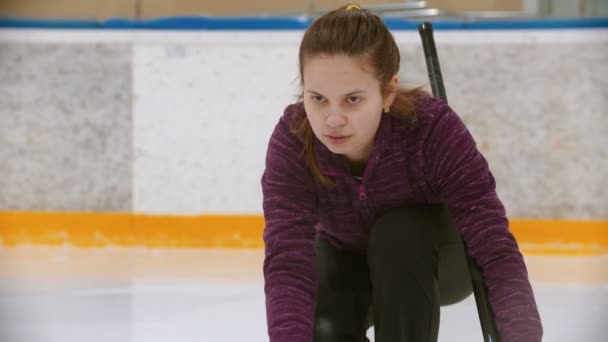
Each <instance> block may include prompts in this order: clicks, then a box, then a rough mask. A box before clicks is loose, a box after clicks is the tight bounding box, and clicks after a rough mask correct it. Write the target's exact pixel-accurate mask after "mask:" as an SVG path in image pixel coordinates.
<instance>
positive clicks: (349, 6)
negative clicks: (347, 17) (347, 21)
mask: <svg viewBox="0 0 608 342" xmlns="http://www.w3.org/2000/svg"><path fill="white" fill-rule="evenodd" d="M360 9H361V7H359V5H348V7H346V10H347V11H352V10H360Z"/></svg>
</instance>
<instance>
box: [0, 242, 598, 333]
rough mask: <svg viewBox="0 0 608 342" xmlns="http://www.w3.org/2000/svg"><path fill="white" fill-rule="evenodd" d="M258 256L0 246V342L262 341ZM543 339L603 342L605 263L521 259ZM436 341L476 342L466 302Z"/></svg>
mask: <svg viewBox="0 0 608 342" xmlns="http://www.w3.org/2000/svg"><path fill="white" fill-rule="evenodd" d="M261 261H262V252H261V251H259V250H252V251H222V250H216V251H197V250H145V249H72V248H61V247H59V248H48V247H19V248H4V249H0V341H1V342H34V341H35V342H47V341H48V342H51V341H52V342H72V341H74V342H76V341H78V342H81V341H89V342H101V341H104V342H105V341H108V342H109V341H112V342H121V341H125V342H126V341H130V342H161V341H163V342H164V341H184V342H189V341H196V342H201V341H250V342H261V341H268V338H267V334H266V321H265V311H264V293H263V281H262V277H261ZM526 261H527V263H528V268H529V272H530V277H531V279H532V283H533V287H534V290H535V295H536V300H537V303H538V306H539V310H540V314H541V318H542V321H543V325H544V329H545V338H544V341H549V342H578V341H608V326H607V325H608V324H607V322H608V320H607V317H608V267H607V266H608V256H594V257H547V256H527V257H526ZM439 341H442V342H445V341H482V337H481V332H480V328H479V323H478V317H477V313H476V308H475V302H474V299H473V297H472V296H471V297H469V298H468V299H467V300H465V301H463V302H461V303H458V304H456V305H453V306H449V307H442V309H441V325H440V334H439Z"/></svg>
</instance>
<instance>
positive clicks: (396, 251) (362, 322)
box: [314, 204, 472, 342]
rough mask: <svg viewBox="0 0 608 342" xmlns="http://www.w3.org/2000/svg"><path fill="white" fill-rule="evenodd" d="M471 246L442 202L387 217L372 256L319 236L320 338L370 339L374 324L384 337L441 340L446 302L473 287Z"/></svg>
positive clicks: (379, 339)
mask: <svg viewBox="0 0 608 342" xmlns="http://www.w3.org/2000/svg"><path fill="white" fill-rule="evenodd" d="M463 248H464V247H463V246H462V240H461V239H460V236H459V235H458V233H457V232H456V229H455V228H454V226H453V224H452V222H451V220H450V219H449V215H448V213H447V210H446V208H445V207H444V206H442V205H438V204H437V205H421V206H415V207H407V208H399V209H396V210H392V211H390V212H387V213H386V214H384V215H383V216H382V217H380V219H378V221H377V222H376V223H375V225H374V227H373V228H372V230H371V236H370V241H369V246H368V253H367V255H360V254H354V253H350V252H347V251H342V250H338V249H336V248H335V247H333V246H332V245H330V244H329V242H327V241H326V240H324V239H323V238H321V237H320V236H317V241H316V253H317V269H318V279H319V282H318V294H317V309H316V314H315V330H314V342H330V341H331V342H347V341H348V342H350V341H353V342H354V341H356V342H361V341H365V340H366V338H365V332H366V331H367V329H368V327H369V326H370V325H371V324H373V325H374V331H375V341H376V342H406V341H407V342H417V341H421V342H429V341H437V334H438V332H439V307H440V305H445V304H451V303H455V302H458V301H460V300H462V299H464V298H466V297H467V296H468V295H470V294H471V292H472V289H471V280H470V276H469V272H468V268H467V266H466V257H465V253H464V249H463ZM439 277H440V278H441V282H439V281H438V279H439ZM372 303H373V305H372Z"/></svg>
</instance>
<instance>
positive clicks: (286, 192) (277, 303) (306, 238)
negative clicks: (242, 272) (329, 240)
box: [261, 106, 317, 342]
mask: <svg viewBox="0 0 608 342" xmlns="http://www.w3.org/2000/svg"><path fill="white" fill-rule="evenodd" d="M292 110H295V109H294V107H293V106H290V107H288V108H287V109H286V112H285V115H284V116H283V117H282V118H281V120H280V121H279V123H278V124H277V126H276V127H275V130H274V132H273V134H272V136H271V139H270V142H269V145H268V151H267V155H266V169H265V171H264V174H263V176H262V180H261V184H262V193H263V197H264V199H263V209H264V219H265V229H264V243H265V259H264V266H263V270H264V280H265V286H264V290H265V293H266V318H267V322H268V334H269V336H270V341H271V342H311V341H312V336H313V334H312V330H313V321H314V311H315V306H316V286H317V284H316V281H317V280H316V271H315V265H314V260H315V259H314V258H315V255H314V235H315V233H314V224H315V223H316V196H315V194H314V187H313V185H314V184H313V182H312V176H311V172H310V171H309V170H308V167H307V165H306V163H305V161H304V159H303V157H302V144H301V142H300V141H299V140H298V139H297V138H296V137H295V136H294V135H293V134H292V133H291V132H290V129H289V127H290V125H289V120H290V119H289V117H290V116H291V115H290V111H292Z"/></svg>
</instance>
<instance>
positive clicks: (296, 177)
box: [262, 97, 543, 342]
mask: <svg viewBox="0 0 608 342" xmlns="http://www.w3.org/2000/svg"><path fill="white" fill-rule="evenodd" d="M417 108H418V110H417V113H418V114H417V119H416V120H415V121H413V122H411V121H402V120H399V119H397V118H395V117H393V116H391V115H390V114H383V117H382V120H381V123H380V127H379V130H378V132H377V134H376V139H375V141H374V146H373V150H372V155H371V158H370V160H369V162H368V166H367V168H366V170H365V173H364V175H363V180H362V182H361V183H358V182H356V181H355V180H354V179H353V178H352V177H350V176H349V164H348V162H347V161H346V159H345V158H344V157H343V156H341V155H336V154H333V153H332V152H330V151H329V150H328V149H327V148H326V147H325V146H324V145H323V144H322V143H321V142H320V141H318V140H316V139H315V144H316V145H315V152H316V155H317V159H318V163H319V166H320V169H321V171H322V172H323V173H324V174H326V175H331V176H332V179H334V180H335V182H336V187H334V188H326V187H324V186H323V185H321V184H320V183H319V182H318V181H317V180H316V179H314V177H313V176H312V173H311V171H310V170H309V169H308V167H307V165H306V162H305V159H304V158H305V157H304V155H303V154H302V153H301V151H302V141H301V139H299V138H298V137H297V136H295V135H294V134H293V133H291V127H292V122H293V120H294V119H295V118H298V117H301V116H302V115H305V113H304V106H303V105H302V103H298V104H294V105H290V106H288V107H287V108H286V109H285V113H284V115H283V116H282V117H281V119H280V121H279V123H278V124H277V126H276V127H275V130H274V132H273V134H272V137H271V138H270V142H269V145H268V152H267V155H266V169H265V171H264V174H263V176H262V191H263V195H264V218H265V221H266V227H265V230H264V242H265V248H266V251H265V260H264V277H265V292H266V314H267V320H268V333H269V336H270V341H271V342H311V341H312V330H313V322H314V313H315V306H316V286H317V284H316V281H317V280H316V270H315V266H314V260H315V259H314V258H315V254H314V249H313V240H314V236H315V232H318V233H320V234H321V235H322V236H323V237H325V238H326V239H327V240H329V241H330V242H331V243H332V244H333V245H335V246H336V247H338V248H341V249H347V250H352V251H357V252H361V253H365V250H366V246H367V242H368V238H369V230H370V227H371V226H372V225H373V223H374V221H375V220H376V219H377V218H378V217H379V216H380V215H382V213H383V212H385V211H386V210H388V209H390V208H395V207H399V206H404V205H408V204H423V203H445V204H446V205H447V207H448V209H449V211H450V214H451V216H452V218H453V220H454V221H455V224H456V226H457V227H458V228H459V230H460V232H461V233H462V235H463V237H464V240H465V243H466V245H467V246H468V250H469V252H470V254H471V255H472V257H473V258H474V260H475V261H476V262H477V264H478V265H479V266H480V268H481V270H482V273H483V276H484V279H485V282H486V285H487V287H488V295H489V300H490V305H491V306H492V309H493V311H494V313H495V315H496V325H497V329H498V332H499V333H500V335H501V337H502V340H503V342H515V341H522V342H523V341H525V342H537V341H541V337H542V332H543V329H542V325H541V322H540V317H539V314H538V310H537V307H536V303H535V300H534V294H533V292H532V288H531V286H530V282H529V280H528V274H527V270H526V266H525V264H524V260H523V258H522V255H521V253H520V251H519V248H518V245H517V242H516V241H515V239H514V237H513V235H512V234H511V233H510V232H509V229H508V226H509V222H508V220H507V218H506V214H505V209H504V207H503V205H502V203H501V202H500V200H499V198H498V197H497V195H496V192H495V185H496V184H495V181H494V177H493V176H492V174H491V172H490V170H489V167H488V163H487V162H486V160H485V159H484V157H483V156H482V155H481V153H480V152H479V151H478V150H477V148H476V144H475V141H474V140H473V137H472V136H471V134H470V133H469V131H468V130H467V128H466V127H465V125H464V123H463V122H462V121H461V119H460V118H459V117H458V115H457V114H456V113H455V112H454V111H453V110H452V109H451V108H450V107H449V106H448V105H446V104H445V103H443V102H442V101H440V100H438V99H435V98H432V97H423V98H422V99H420V101H419V103H418V105H417ZM471 319H476V317H471Z"/></svg>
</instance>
